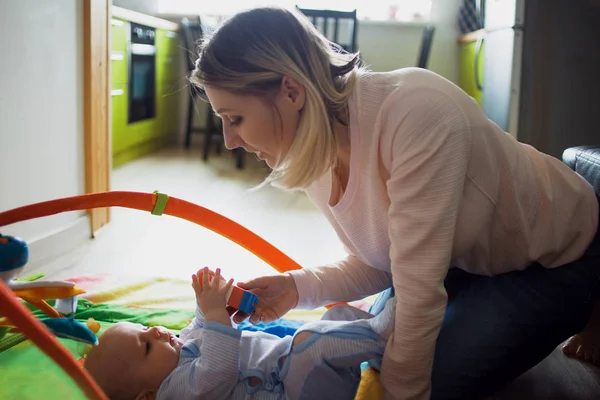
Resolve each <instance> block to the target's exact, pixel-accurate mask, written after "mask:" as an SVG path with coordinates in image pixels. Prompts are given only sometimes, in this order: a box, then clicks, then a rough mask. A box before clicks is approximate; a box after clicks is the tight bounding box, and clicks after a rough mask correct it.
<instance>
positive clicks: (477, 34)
mask: <svg viewBox="0 0 600 400" xmlns="http://www.w3.org/2000/svg"><path fill="white" fill-rule="evenodd" d="M484 37H485V29H479V30H477V31H473V32H469V33H467V34H466V35H462V36H460V37H459V38H458V44H461V45H462V44H469V43H471V42H476V41H477V40H479V39H482V38H484Z"/></svg>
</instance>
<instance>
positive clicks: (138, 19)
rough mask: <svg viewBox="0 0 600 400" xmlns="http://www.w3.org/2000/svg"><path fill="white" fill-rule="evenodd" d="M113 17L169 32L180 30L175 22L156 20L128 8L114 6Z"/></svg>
mask: <svg viewBox="0 0 600 400" xmlns="http://www.w3.org/2000/svg"><path fill="white" fill-rule="evenodd" d="M112 16H113V17H115V18H120V19H123V20H126V21H130V22H135V23H136V24H141V25H146V26H150V27H152V28H158V29H164V30H167V31H177V30H179V25H178V24H176V23H174V22H171V21H167V20H165V19H160V18H156V17H153V16H151V15H146V14H142V13H139V12H136V11H131V10H128V9H126V8H121V7H115V6H113V7H112Z"/></svg>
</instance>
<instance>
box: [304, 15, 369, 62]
mask: <svg viewBox="0 0 600 400" xmlns="http://www.w3.org/2000/svg"><path fill="white" fill-rule="evenodd" d="M296 8H297V9H298V11H300V12H301V13H302V14H304V15H305V16H306V17H307V18H308V19H309V20H310V22H312V24H313V25H314V26H315V27H317V28H318V29H320V31H321V32H322V33H323V35H324V36H325V37H327V38H328V39H329V40H331V41H332V42H333V43H335V44H337V45H339V46H341V47H342V48H343V49H344V50H346V51H348V52H351V53H354V52H356V51H357V50H358V43H357V40H356V38H357V34H358V19H357V18H356V10H353V11H338V10H314V9H308V8H300V7H298V6H296ZM331 20H333V37H331V36H330V35H329V23H330V21H331ZM343 21H345V22H347V23H348V33H349V34H348V36H349V37H348V41H343V40H340V31H341V29H342V28H343V27H342V26H341V24H340V22H343Z"/></svg>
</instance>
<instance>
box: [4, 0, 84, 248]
mask: <svg viewBox="0 0 600 400" xmlns="http://www.w3.org/2000/svg"><path fill="white" fill-rule="evenodd" d="M1 9H2V11H1V12H0V51H1V56H0V57H1V59H2V61H1V62H0V211H4V210H7V209H12V208H14V207H19V206H23V205H27V204H31V203H34V202H39V201H44V200H50V199H54V198H59V197H65V196H72V195H76V194H81V193H83V192H84V159H83V84H82V83H83V60H82V57H83V47H82V46H83V44H82V37H81V35H82V2H81V1H80V0H53V1H47V0H19V1H12V0H11V1H3V2H2V6H1ZM81 214H82V213H65V214H59V215H56V216H52V217H47V218H41V219H35V220H32V221H28V222H24V223H18V224H14V225H13V226H9V227H3V228H0V232H2V233H3V234H10V235H18V236H21V237H23V238H24V239H26V240H29V241H33V240H36V239H38V238H42V237H45V236H47V235H48V234H50V233H52V232H55V231H57V230H61V229H62V228H63V227H65V226H68V225H70V224H71V223H73V222H74V221H75V220H76V219H77V218H78V216H80V215H81Z"/></svg>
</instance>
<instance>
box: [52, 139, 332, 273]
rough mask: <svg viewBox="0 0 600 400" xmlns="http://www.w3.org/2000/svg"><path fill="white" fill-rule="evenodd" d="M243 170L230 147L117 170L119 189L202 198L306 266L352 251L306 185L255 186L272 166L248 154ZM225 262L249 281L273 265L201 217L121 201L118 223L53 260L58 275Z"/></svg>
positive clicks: (172, 153) (171, 269) (162, 156)
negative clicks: (197, 220) (157, 212)
mask: <svg viewBox="0 0 600 400" xmlns="http://www.w3.org/2000/svg"><path fill="white" fill-rule="evenodd" d="M246 160H247V165H246V167H245V169H244V170H241V171H240V170H236V169H235V163H234V161H233V159H232V158H231V156H230V154H229V153H227V152H226V153H225V154H224V155H223V156H216V155H213V156H211V158H210V159H209V161H208V162H206V163H204V162H203V161H202V160H201V157H200V151H199V150H197V149H192V150H189V151H186V150H184V149H178V148H173V149H168V150H165V151H162V152H159V153H157V154H154V155H151V156H148V157H146V158H144V159H142V160H139V161H135V162H132V163H130V164H127V165H125V166H123V167H121V168H119V169H117V170H115V171H113V174H112V188H111V189H112V190H127V191H142V192H153V191H154V190H159V191H160V192H162V193H166V194H168V195H170V196H174V197H178V198H180V199H184V200H188V201H191V202H194V203H196V204H198V205H201V206H204V207H207V208H209V209H211V210H213V211H216V212H219V213H221V214H223V215H224V216H226V217H228V218H231V219H232V220H234V221H236V222H238V223H240V224H242V225H243V226H245V227H246V228H248V229H250V230H252V231H254V232H255V233H257V234H258V235H260V236H262V237H263V238H264V239H266V240H267V241H269V242H271V243H272V244H274V245H275V246H276V247H278V248H279V249H280V250H282V251H283V252H285V253H286V254H287V255H289V256H290V257H292V258H293V259H294V260H295V261H297V262H298V263H300V264H301V265H302V266H310V265H315V264H321V263H325V262H331V261H335V260H337V259H339V258H340V257H342V256H343V255H344V251H343V248H342V246H341V244H340V243H339V241H338V239H337V236H336V235H335V233H334V231H333V229H332V228H331V227H330V226H329V224H328V222H327V221H326V219H325V217H323V216H322V215H321V214H320V213H319V212H318V210H317V209H316V208H315V207H314V206H313V205H312V204H311V203H310V201H309V200H308V199H307V198H306V196H305V195H304V194H302V193H300V192H286V191H283V190H281V189H276V188H273V187H265V188H263V189H261V190H259V191H254V192H253V191H251V189H252V188H253V187H255V186H256V185H257V184H259V183H260V182H261V181H262V179H263V178H264V177H265V176H266V174H267V173H268V172H267V170H266V168H265V167H264V165H263V164H261V163H259V161H258V160H255V159H253V157H252V156H249V155H248V156H247V157H246ZM205 265H207V266H209V267H213V268H216V267H221V268H222V270H223V274H224V275H226V276H231V277H234V278H235V279H236V280H239V281H242V280H246V279H248V278H251V277H254V276H260V275H262V274H266V273H267V274H268V273H271V272H273V270H272V269H271V267H270V266H268V265H267V264H265V263H264V262H263V261H262V260H260V259H258V258H257V257H256V256H254V255H253V254H251V253H249V252H248V251H246V250H245V249H243V248H241V247H240V246H238V245H237V244H234V243H232V242H231V241H229V240H228V239H225V238H223V237H221V236H220V235H217V234H215V233H214V232H212V231H209V230H207V229H205V228H204V227H201V226H198V225H196V224H193V223H190V222H187V221H184V220H179V219H176V218H173V217H169V216H161V217H156V216H152V215H150V214H149V213H144V212H140V211H137V210H129V209H120V208H115V209H113V211H112V222H111V223H110V224H109V225H108V226H106V227H105V228H103V229H102V230H101V231H100V232H99V234H98V235H97V237H96V238H95V239H94V240H92V241H91V242H90V243H89V244H88V245H86V246H83V247H82V248H80V249H78V250H77V251H75V252H73V253H72V254H69V255H66V256H65V257H62V258H61V259H59V260H55V261H54V262H52V263H51V264H49V265H45V266H44V268H43V270H44V272H46V273H47V274H48V277H52V278H66V277H69V276H74V275H82V274H88V273H98V272H107V273H110V274H120V275H128V274H141V275H163V276H164V275H167V276H170V277H178V278H179V277H183V278H187V277H189V276H190V274H191V273H192V272H195V271H196V269H198V268H199V267H202V266H205Z"/></svg>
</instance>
